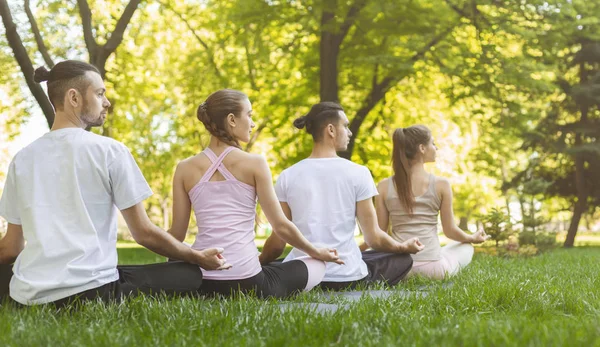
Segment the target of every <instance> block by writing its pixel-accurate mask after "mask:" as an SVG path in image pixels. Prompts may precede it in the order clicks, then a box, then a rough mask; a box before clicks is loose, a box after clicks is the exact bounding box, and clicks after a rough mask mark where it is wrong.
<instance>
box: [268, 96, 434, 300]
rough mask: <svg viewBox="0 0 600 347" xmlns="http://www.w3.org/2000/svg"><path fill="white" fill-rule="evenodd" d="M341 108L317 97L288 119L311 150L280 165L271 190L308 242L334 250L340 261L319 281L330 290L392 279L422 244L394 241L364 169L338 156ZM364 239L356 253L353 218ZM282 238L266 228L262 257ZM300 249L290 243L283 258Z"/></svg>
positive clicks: (343, 144)
mask: <svg viewBox="0 0 600 347" xmlns="http://www.w3.org/2000/svg"><path fill="white" fill-rule="evenodd" d="M348 124H349V122H348V117H347V116H346V114H345V113H344V110H343V108H342V107H341V106H340V105H339V104H337V103H334V102H321V103H319V104H316V105H314V106H313V107H312V108H311V110H310V112H309V113H308V114H306V115H305V116H302V117H300V118H298V119H296V120H295V121H294V126H295V127H297V128H299V129H302V128H304V127H306V131H307V132H308V133H310V134H311V135H312V137H313V141H314V146H313V150H312V153H311V155H310V156H309V157H308V158H306V159H304V160H302V161H300V162H298V163H296V164H295V165H293V166H292V167H290V168H288V169H286V170H284V171H283V172H282V173H281V175H280V176H279V178H278V179H277V183H276V185H275V192H276V193H277V197H278V198H279V201H280V203H281V207H282V208H283V211H284V213H285V214H286V215H287V217H288V218H289V219H290V220H291V221H292V222H294V224H296V226H297V227H298V229H300V231H301V232H302V233H303V234H304V236H305V237H306V238H307V239H308V240H309V241H310V242H311V243H313V244H314V245H318V246H320V247H331V248H335V249H337V251H338V254H339V256H340V259H342V260H343V261H344V262H345V265H341V266H340V265H337V264H327V269H326V273H325V277H324V279H323V282H322V283H321V287H323V288H326V289H332V290H339V289H345V288H354V287H355V286H356V285H357V284H359V283H361V282H364V283H371V282H375V281H380V280H381V281H384V282H386V283H388V284H389V285H395V284H397V283H398V282H399V281H400V280H401V279H402V278H404V276H406V274H407V273H408V272H409V271H410V269H411V267H412V259H411V257H410V255H409V253H417V252H419V251H420V250H421V249H423V245H422V244H421V243H420V242H419V240H418V239H417V238H413V239H410V240H407V241H406V242H403V243H399V242H397V241H395V240H394V239H392V238H391V237H390V236H389V235H388V234H387V233H385V232H384V231H382V230H381V229H380V228H379V226H378V223H377V216H376V213H375V208H374V206H373V201H372V198H373V196H375V195H377V188H376V186H375V183H374V182H373V178H372V176H371V173H370V172H369V170H368V169H367V168H366V167H364V166H361V165H358V164H355V163H353V162H351V161H349V160H346V159H343V158H340V157H338V155H337V151H342V150H345V149H346V148H347V146H348V142H349V139H350V136H352V133H351V132H350V129H348ZM357 217H358V222H359V223H360V226H361V229H362V231H363V234H364V236H365V241H366V242H367V244H368V245H369V246H371V247H372V248H373V251H367V252H363V253H361V251H360V249H359V248H358V245H357V244H356V242H355V240H354V230H355V229H356V218H357ZM284 248H285V242H284V241H283V240H281V239H279V238H278V237H277V236H275V234H272V235H271V236H270V237H269V238H268V239H267V241H266V243H265V246H264V249H263V252H262V254H261V256H260V260H261V263H268V262H271V261H273V260H274V259H276V258H277V257H278V256H280V255H281V253H282V252H283V250H284ZM303 255H304V254H303V253H302V252H301V251H299V250H298V249H293V250H292V251H291V252H290V254H289V255H288V256H287V257H286V258H285V260H284V261H288V260H292V259H295V258H297V257H300V256H303Z"/></svg>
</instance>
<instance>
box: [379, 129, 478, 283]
mask: <svg viewBox="0 0 600 347" xmlns="http://www.w3.org/2000/svg"><path fill="white" fill-rule="evenodd" d="M393 142H394V151H393V154H392V155H393V156H392V163H393V169H394V176H392V177H389V178H386V179H384V180H383V181H381V182H380V183H379V185H378V186H377V190H378V192H379V195H378V196H376V198H375V204H376V210H377V219H378V221H379V227H380V228H381V229H382V230H388V226H389V222H390V221H391V223H392V233H391V234H392V237H393V238H394V239H396V240H398V241H400V242H402V241H404V240H407V239H409V238H411V237H418V238H419V240H420V241H421V242H422V243H423V245H424V246H425V249H424V250H423V251H421V252H419V253H417V254H413V255H412V257H413V261H414V263H413V268H412V270H411V272H410V273H409V275H411V274H412V275H414V274H419V275H422V276H425V277H429V278H433V279H443V278H445V277H447V276H452V275H454V274H456V273H457V272H458V271H459V270H460V269H461V268H463V267H465V266H466V265H467V264H469V263H470V262H471V258H472V257H473V246H472V245H471V243H481V242H483V241H485V240H486V239H487V238H488V236H487V235H486V234H485V232H484V231H478V232H476V233H475V234H472V235H470V234H467V233H465V232H464V231H462V230H461V229H460V228H458V226H457V225H456V223H455V222H454V213H453V212H452V188H451V187H450V182H449V181H448V180H447V179H445V178H442V177H435V176H434V175H433V174H431V173H429V172H427V171H426V170H425V165H424V164H425V163H432V162H435V156H436V151H437V147H436V146H435V144H434V142H433V137H432V136H431V131H430V130H429V129H428V128H427V127H425V126H423V125H413V126H411V127H408V128H404V129H403V128H398V129H396V130H395V131H394V135H393ZM438 214H441V219H442V228H443V231H444V235H446V236H447V237H448V238H449V239H451V240H453V241H451V242H450V243H449V244H448V245H446V246H444V247H441V246H440V241H439V239H438V230H437V224H438Z"/></svg>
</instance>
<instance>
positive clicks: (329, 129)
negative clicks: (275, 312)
mask: <svg viewBox="0 0 600 347" xmlns="http://www.w3.org/2000/svg"><path fill="white" fill-rule="evenodd" d="M326 129H327V134H328V135H329V136H331V137H334V136H335V126H333V124H327V128H326Z"/></svg>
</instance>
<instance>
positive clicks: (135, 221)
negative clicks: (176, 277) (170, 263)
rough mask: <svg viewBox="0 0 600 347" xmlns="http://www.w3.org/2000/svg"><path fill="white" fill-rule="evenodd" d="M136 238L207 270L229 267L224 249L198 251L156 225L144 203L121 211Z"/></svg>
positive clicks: (165, 254)
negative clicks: (224, 256)
mask: <svg viewBox="0 0 600 347" xmlns="http://www.w3.org/2000/svg"><path fill="white" fill-rule="evenodd" d="M121 213H122V214H123V218H125V222H127V226H128V227H129V230H130V231H131V235H132V236H133V238H134V240H135V241H136V242H137V243H139V244H140V245H142V246H144V247H146V248H148V249H149V250H151V251H153V252H155V253H158V254H160V255H162V256H165V257H169V258H174V259H181V260H183V261H186V262H188V263H192V264H198V265H200V266H201V267H202V268H204V269H206V270H215V269H227V268H229V267H231V265H229V264H226V261H225V259H224V258H223V257H222V256H221V253H223V249H217V248H209V249H206V250H202V251H196V250H193V249H191V248H190V247H188V246H186V245H184V244H183V243H182V242H180V241H177V240H176V239H175V238H174V237H173V236H171V235H169V234H168V233H167V232H165V231H164V230H162V229H161V228H159V227H157V226H156V225H154V224H153V223H152V222H151V221H150V219H149V218H148V215H147V214H146V210H145V209H144V205H143V204H142V203H138V204H136V205H134V206H132V207H130V208H127V209H124V210H122V211H121Z"/></svg>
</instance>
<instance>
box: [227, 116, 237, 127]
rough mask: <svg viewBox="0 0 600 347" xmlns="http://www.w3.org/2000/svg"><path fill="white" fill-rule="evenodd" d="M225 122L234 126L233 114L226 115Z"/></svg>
mask: <svg viewBox="0 0 600 347" xmlns="http://www.w3.org/2000/svg"><path fill="white" fill-rule="evenodd" d="M227 124H229V126H230V127H232V128H235V126H236V123H235V115H234V114H233V113H230V114H228V115H227Z"/></svg>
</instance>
